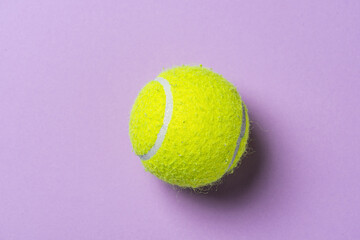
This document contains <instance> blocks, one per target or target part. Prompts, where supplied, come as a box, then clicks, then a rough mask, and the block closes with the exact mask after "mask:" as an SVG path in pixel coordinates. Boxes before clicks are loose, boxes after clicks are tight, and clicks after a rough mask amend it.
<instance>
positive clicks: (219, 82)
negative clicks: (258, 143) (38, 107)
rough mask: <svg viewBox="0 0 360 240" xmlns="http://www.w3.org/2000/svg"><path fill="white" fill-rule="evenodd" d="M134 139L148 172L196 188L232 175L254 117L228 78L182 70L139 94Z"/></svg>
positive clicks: (133, 117)
mask: <svg viewBox="0 0 360 240" xmlns="http://www.w3.org/2000/svg"><path fill="white" fill-rule="evenodd" d="M129 134H130V140H131V143H132V145H133V148H134V152H135V153H136V154H137V155H138V156H139V157H140V159H141V162H142V164H143V165H144V167H145V169H146V170H147V171H149V172H151V173H152V174H154V175H155V176H157V177H158V178H160V179H162V180H164V181H165V182H168V183H170V184H174V185H178V186H181V187H191V188H197V187H201V186H205V185H208V184H211V183H214V182H216V181H217V180H219V179H220V178H221V177H222V176H224V175H225V174H226V173H232V172H233V170H234V168H235V167H236V166H237V165H238V163H239V161H240V158H241V156H242V154H243V153H244V152H245V149H246V145H247V141H248V138H249V117H248V114H247V109H246V106H245V104H244V103H243V102H242V100H241V97H240V96H239V94H238V92H237V91H236V89H235V87H234V86H233V85H232V84H231V83H229V82H228V81H227V80H226V79H225V78H223V77H222V76H221V75H219V74H217V73H215V72H213V71H212V70H210V69H208V68H204V67H202V66H181V67H175V68H172V69H169V70H165V71H163V72H162V73H160V75H159V76H158V77H157V78H156V79H155V80H153V81H151V82H149V83H148V84H147V85H146V86H145V87H144V88H143V89H142V90H141V91H140V93H139V95H138V97H137V98H136V100H135V104H134V106H133V108H132V111H131V116H130V126H129Z"/></svg>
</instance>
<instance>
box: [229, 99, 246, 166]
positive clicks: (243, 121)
mask: <svg viewBox="0 0 360 240" xmlns="http://www.w3.org/2000/svg"><path fill="white" fill-rule="evenodd" d="M245 130H246V110H245V104H244V103H243V102H242V117H241V128H240V135H239V138H238V139H237V142H236V147H235V151H234V155H233V157H232V159H231V162H230V164H229V166H228V168H227V169H226V171H225V173H227V172H228V171H229V169H230V167H231V166H232V165H233V163H234V161H235V158H236V155H237V154H238V151H239V148H240V143H241V141H242V139H243V137H244V135H245Z"/></svg>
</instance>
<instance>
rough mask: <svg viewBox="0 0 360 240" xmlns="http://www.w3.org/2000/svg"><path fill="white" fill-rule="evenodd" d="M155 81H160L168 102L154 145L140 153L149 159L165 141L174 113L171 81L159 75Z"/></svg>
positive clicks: (145, 158) (143, 158) (144, 158)
mask: <svg viewBox="0 0 360 240" xmlns="http://www.w3.org/2000/svg"><path fill="white" fill-rule="evenodd" d="M155 81H157V82H159V83H160V84H161V85H162V87H163V88H164V91H165V96H166V104H165V114H164V121H163V125H162V126H161V128H160V131H159V133H158V135H157V138H156V141H155V144H154V146H152V148H151V149H150V150H149V151H148V152H147V153H146V154H144V155H139V157H140V159H141V160H149V159H150V158H152V157H153V156H154V155H155V154H156V152H157V151H158V150H159V149H160V147H161V144H162V143H163V141H164V139H165V135H166V132H167V129H168V127H169V123H170V120H171V115H172V111H173V97H172V93H171V86H170V83H169V82H168V81H167V80H166V79H164V78H161V77H157V78H156V79H155Z"/></svg>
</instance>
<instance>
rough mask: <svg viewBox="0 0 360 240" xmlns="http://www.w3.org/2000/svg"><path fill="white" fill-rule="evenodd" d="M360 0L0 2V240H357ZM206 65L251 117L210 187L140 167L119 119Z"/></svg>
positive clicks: (123, 119) (359, 232) (125, 122)
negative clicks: (167, 179)
mask: <svg viewBox="0 0 360 240" xmlns="http://www.w3.org/2000/svg"><path fill="white" fill-rule="evenodd" d="M359 26H360V1H358V0H342V1H340V0H339V1H331V0H322V1H314V0H306V1H265V0H264V1H254V0H249V1H238V2H235V1H176V2H175V1H145V0H144V1H117V0H112V1H103V0H97V1H93V0H91V1H88V0H87V1H85V0H84V1H73V0H66V1H64V0H56V1H45V0H42V1H16V0H11V1H10V0H7V1H6V0H5V1H1V2H0V239H1V240H10V239H11V240H29V239H32V240H49V239H50V240H52V239H59V240H64V239H66V240H73V239H74V240H92V239H94V240H98V239H103V240H105V239H106V240H112V239H114V240H115V239H359V238H360V230H359V222H360V184H359V173H360V161H359V156H360V150H359V147H360V141H359V135H360V127H359V121H360V109H359V103H360V100H359V96H358V95H359V92H360V83H359V80H360V79H359V77H360V27H359ZM180 64H203V65H204V66H207V67H211V68H213V69H214V70H215V71H217V72H219V73H221V74H223V75H224V76H225V77H226V78H227V79H229V80H230V81H231V82H233V83H234V84H235V85H236V87H237V88H238V90H239V92H240V93H241V95H242V97H243V99H244V100H245V102H246V104H247V105H248V108H249V114H250V118H251V120H252V134H251V143H250V153H249V154H248V156H247V157H246V158H245V159H244V165H243V166H242V168H240V169H239V170H238V171H237V172H236V173H235V174H234V175H232V176H228V177H226V178H225V179H224V182H223V184H222V185H220V186H218V187H217V191H215V190H216V189H215V190H213V191H211V192H210V193H208V194H198V193H194V192H191V191H188V190H179V189H174V188H173V187H171V186H169V185H167V184H165V183H163V182H161V181H160V180H158V179H156V178H155V177H154V176H152V175H151V174H150V173H147V172H145V171H144V169H143V167H142V165H141V163H140V160H139V159H138V157H136V156H135V154H134V153H133V152H132V148H131V144H130V141H129V137H128V120H129V113H130V110H131V106H132V104H133V102H134V100H135V97H136V96H137V93H138V92H139V90H140V89H141V87H142V86H144V85H145V84H146V83H147V82H148V81H149V80H151V79H154V77H155V76H157V74H158V73H159V72H160V71H161V70H162V69H163V68H168V67H171V66H174V65H180Z"/></svg>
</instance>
